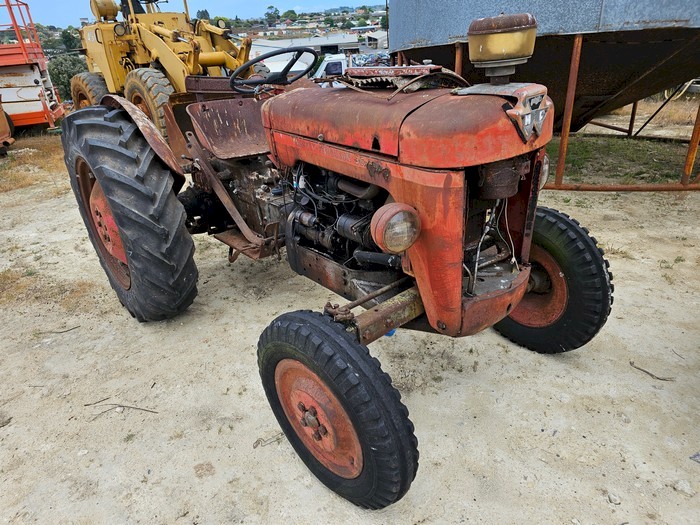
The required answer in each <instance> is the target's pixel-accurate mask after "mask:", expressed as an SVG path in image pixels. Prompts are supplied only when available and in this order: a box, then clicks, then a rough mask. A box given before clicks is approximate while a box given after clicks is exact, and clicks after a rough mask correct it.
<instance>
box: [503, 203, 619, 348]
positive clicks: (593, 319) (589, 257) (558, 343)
mask: <svg viewBox="0 0 700 525" xmlns="http://www.w3.org/2000/svg"><path fill="white" fill-rule="evenodd" d="M530 263H531V265H532V268H531V273H530V282H529V285H528V292H527V293H526V294H525V296H524V297H523V299H522V300H521V301H520V303H518V305H517V306H516V307H515V308H514V309H513V311H512V312H511V313H510V315H509V316H508V317H506V318H505V319H503V320H502V321H500V322H498V323H497V324H496V325H495V326H494V328H495V329H496V330H497V331H498V332H500V333H501V334H502V335H504V336H505V337H507V338H508V339H510V340H511V341H513V342H514V343H517V344H519V345H522V346H524V347H526V348H529V349H531V350H534V351H536V352H540V353H544V354H556V353H560V352H567V351H569V350H574V349H576V348H579V347H581V346H583V345H585V344H586V343H588V342H589V341H590V340H591V339H593V337H594V336H595V335H596V334H597V333H598V332H599V331H600V329H601V328H602V327H603V325H604V324H605V322H606V321H607V319H608V315H610V310H611V307H612V301H613V296H612V293H613V290H614V287H613V284H612V283H611V281H612V278H613V276H612V273H610V271H609V270H608V268H609V266H610V264H609V263H608V261H607V260H606V259H605V258H604V252H603V250H602V249H600V248H598V245H597V242H596V240H595V238H594V237H591V236H590V235H589V234H588V230H587V229H586V228H583V227H582V226H581V225H580V224H579V223H578V222H577V221H576V220H574V219H572V218H571V217H569V216H568V215H566V214H564V213H562V212H559V211H556V210H552V209H549V208H543V207H540V208H537V216H536V217H535V231H534V234H533V236H532V248H531V250H530Z"/></svg>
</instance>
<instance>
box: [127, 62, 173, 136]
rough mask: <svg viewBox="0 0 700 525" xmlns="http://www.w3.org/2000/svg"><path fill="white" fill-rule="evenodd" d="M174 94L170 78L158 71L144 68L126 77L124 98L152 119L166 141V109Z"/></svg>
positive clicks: (135, 70)
mask: <svg viewBox="0 0 700 525" xmlns="http://www.w3.org/2000/svg"><path fill="white" fill-rule="evenodd" d="M173 93H175V90H174V89H173V86H172V84H171V83H170V81H169V80H168V77H166V76H165V74H163V72H161V71H159V70H157V69H152V68H148V67H142V68H138V69H134V70H133V71H130V72H129V74H128V75H126V81H125V82H124V97H125V98H126V99H127V100H128V101H129V102H131V103H132V104H134V105H135V106H137V107H138V108H139V109H140V110H141V111H143V112H144V113H145V114H146V116H147V117H148V118H149V119H151V121H152V122H153V123H154V124H155V125H156V128H158V131H160V133H161V135H163V137H164V138H165V139H166V140H167V139H168V132H167V130H166V127H165V108H166V107H167V106H168V105H169V104H170V95H172V94H173Z"/></svg>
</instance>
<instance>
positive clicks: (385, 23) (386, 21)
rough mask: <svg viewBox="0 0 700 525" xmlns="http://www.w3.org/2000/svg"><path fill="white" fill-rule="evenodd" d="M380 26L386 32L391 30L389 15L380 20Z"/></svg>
mask: <svg viewBox="0 0 700 525" xmlns="http://www.w3.org/2000/svg"><path fill="white" fill-rule="evenodd" d="M379 25H380V26H381V27H382V29H383V30H384V31H386V30H387V29H389V15H384V16H383V17H381V18H380V19H379Z"/></svg>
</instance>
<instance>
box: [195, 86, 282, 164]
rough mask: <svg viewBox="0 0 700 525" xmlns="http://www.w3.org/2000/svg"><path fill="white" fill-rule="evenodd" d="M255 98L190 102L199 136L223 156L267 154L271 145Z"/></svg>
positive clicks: (208, 148) (227, 157) (204, 144)
mask: <svg viewBox="0 0 700 525" xmlns="http://www.w3.org/2000/svg"><path fill="white" fill-rule="evenodd" d="M261 105H262V102H261V101H259V100H256V99H254V98H239V99H226V100H212V101H208V102H201V103H198V104H190V105H189V106H187V113H188V114H189V115H190V118H191V119H192V126H193V127H194V130H195V133H196V134H197V138H198V139H199V141H200V143H201V144H202V146H204V148H205V149H207V150H208V151H210V152H212V153H213V154H214V155H215V156H216V157H218V158H220V159H233V158H241V157H251V156H255V155H265V154H267V153H269V151H270V149H269V146H268V144H267V137H266V135H265V129H264V128H263V125H262V115H261V113H260V106H261Z"/></svg>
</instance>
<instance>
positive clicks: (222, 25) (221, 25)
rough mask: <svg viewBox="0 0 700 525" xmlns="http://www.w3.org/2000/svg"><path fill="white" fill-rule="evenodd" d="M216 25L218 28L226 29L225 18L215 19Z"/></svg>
mask: <svg viewBox="0 0 700 525" xmlns="http://www.w3.org/2000/svg"><path fill="white" fill-rule="evenodd" d="M216 25H217V26H218V28H219V29H226V20H224V19H223V18H219V19H218V20H217V21H216Z"/></svg>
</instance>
